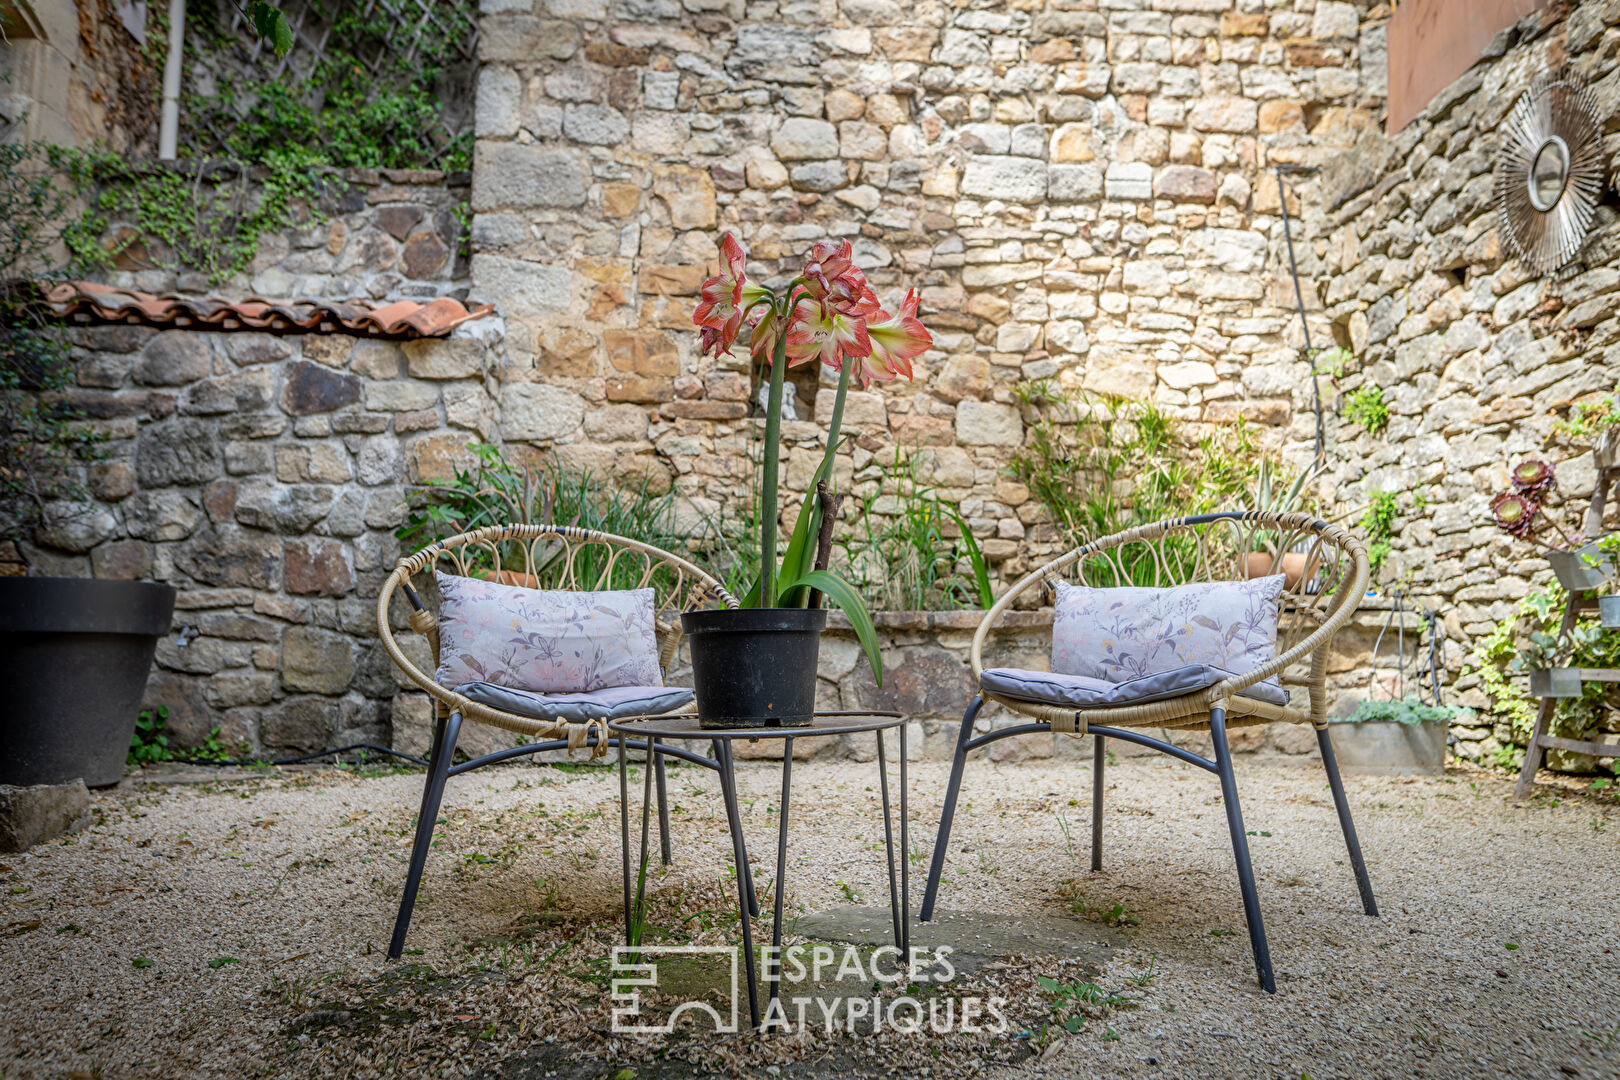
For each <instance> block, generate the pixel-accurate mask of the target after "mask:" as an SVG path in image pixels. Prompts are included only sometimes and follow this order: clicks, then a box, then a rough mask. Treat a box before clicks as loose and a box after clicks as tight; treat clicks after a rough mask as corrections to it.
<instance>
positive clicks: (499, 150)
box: [472, 142, 591, 211]
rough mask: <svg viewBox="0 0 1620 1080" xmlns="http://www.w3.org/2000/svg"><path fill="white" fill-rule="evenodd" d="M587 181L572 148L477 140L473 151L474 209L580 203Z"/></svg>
mask: <svg viewBox="0 0 1620 1080" xmlns="http://www.w3.org/2000/svg"><path fill="white" fill-rule="evenodd" d="M590 182H591V176H590V170H589V169H588V168H587V167H586V165H585V161H584V159H583V158H582V157H581V156H580V155H579V154H578V153H576V152H574V151H570V150H547V149H543V148H541V147H538V146H524V145H521V144H519V143H497V142H480V143H478V144H477V146H476V147H475V148H474V150H473V191H472V206H473V209H474V210H478V211H485V210H499V209H502V208H503V207H509V206H510V207H525V206H557V207H570V206H583V205H584V204H585V193H586V190H587V189H588V188H589V186H590Z"/></svg>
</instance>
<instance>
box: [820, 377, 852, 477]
mask: <svg viewBox="0 0 1620 1080" xmlns="http://www.w3.org/2000/svg"><path fill="white" fill-rule="evenodd" d="M854 367H855V363H854V361H853V360H851V359H850V358H849V357H847V356H846V357H845V358H844V366H843V368H842V369H841V370H840V371H839V372H838V396H837V397H835V398H833V411H832V423H831V424H830V425H828V427H827V456H826V457H824V458H822V461H821V467H822V470H823V471H824V472H825V474H826V477H827V479H828V480H829V481H831V480H832V459H833V455H834V454H836V453H837V452H838V429H839V428H840V427H841V426H842V425H843V423H844V398H845V397H847V396H848V394H849V373H850V370H851V369H853V368H854Z"/></svg>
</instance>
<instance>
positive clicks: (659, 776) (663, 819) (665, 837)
mask: <svg viewBox="0 0 1620 1080" xmlns="http://www.w3.org/2000/svg"><path fill="white" fill-rule="evenodd" d="M663 745H664V740H662V739H653V740H652V748H653V749H652V760H653V767H654V770H655V771H654V773H653V779H654V781H655V782H656V783H657V784H658V853H659V854H660V855H661V856H662V857H663V860H664V865H665V866H668V865H669V863H670V854H669V790H668V788H669V785H668V783H667V782H666V781H665V779H664V755H663V753H661V752H660V750H659V749H657V748H659V747H662V746H663Z"/></svg>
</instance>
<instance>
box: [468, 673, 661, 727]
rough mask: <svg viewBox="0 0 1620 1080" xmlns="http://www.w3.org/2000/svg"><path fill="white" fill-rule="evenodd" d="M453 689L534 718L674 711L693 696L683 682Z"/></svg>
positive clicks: (482, 702)
mask: <svg viewBox="0 0 1620 1080" xmlns="http://www.w3.org/2000/svg"><path fill="white" fill-rule="evenodd" d="M456 693H458V694H460V695H461V696H462V697H464V698H466V699H467V700H468V701H475V702H477V703H478V704H480V705H487V706H488V707H489V708H491V709H500V710H501V711H502V712H509V713H514V714H516V715H518V716H527V717H530V718H531V719H534V720H564V721H567V722H569V723H575V724H583V723H585V722H586V721H588V720H599V719H608V720H618V719H621V718H623V717H626V716H656V715H658V714H660V713H667V712H673V711H675V710H676V709H679V708H680V707H681V706H683V705H686V704H687V703H689V702H690V701H691V700H692V691H691V690H688V689H687V688H686V687H684V686H608V687H603V688H602V689H601V690H592V691H589V692H587V693H579V694H542V693H539V692H537V691H534V690H514V689H512V688H511V687H510V686H497V685H495V684H494V683H487V682H469V683H462V684H461V685H460V686H458V687H456Z"/></svg>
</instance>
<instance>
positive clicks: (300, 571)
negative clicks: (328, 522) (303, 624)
mask: <svg viewBox="0 0 1620 1080" xmlns="http://www.w3.org/2000/svg"><path fill="white" fill-rule="evenodd" d="M286 582H287V591H288V592H289V593H292V594H294V595H295V596H344V595H347V594H348V593H350V592H352V591H353V590H354V584H355V580H354V567H353V565H352V564H351V562H350V558H349V553H348V549H347V548H346V546H345V545H344V544H343V543H342V541H339V540H332V539H329V538H327V537H324V536H307V537H301V538H299V539H297V540H289V541H287V545H286Z"/></svg>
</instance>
